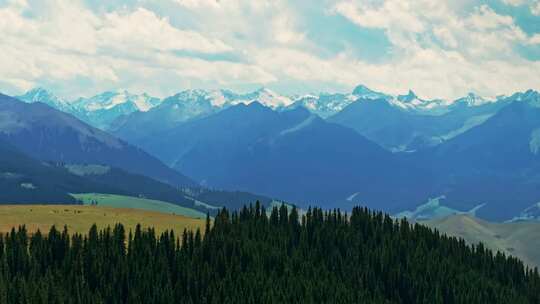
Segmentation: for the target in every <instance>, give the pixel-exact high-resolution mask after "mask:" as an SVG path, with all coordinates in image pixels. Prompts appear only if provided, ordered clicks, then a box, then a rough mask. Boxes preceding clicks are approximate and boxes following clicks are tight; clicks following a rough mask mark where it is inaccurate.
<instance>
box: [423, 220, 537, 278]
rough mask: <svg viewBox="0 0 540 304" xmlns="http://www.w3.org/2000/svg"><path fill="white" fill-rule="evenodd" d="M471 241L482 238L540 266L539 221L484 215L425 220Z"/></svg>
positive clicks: (532, 265)
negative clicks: (487, 218)
mask: <svg viewBox="0 0 540 304" xmlns="http://www.w3.org/2000/svg"><path fill="white" fill-rule="evenodd" d="M422 224H425V225H427V226H430V227H433V228H436V229H438V230H439V231H441V232H443V233H446V234H448V235H451V236H455V237H459V238H463V239H465V240H466V241H467V242H468V243H469V244H477V243H479V242H482V243H483V244H484V245H486V247H488V248H489V249H491V250H493V251H500V252H504V253H505V254H507V255H513V256H515V257H518V258H520V259H521V260H523V261H524V262H525V263H526V264H528V265H529V266H531V267H540V238H538V235H540V223H537V222H520V223H491V222H486V221H483V220H481V219H478V218H475V217H471V216H467V215H456V216H450V217H447V218H443V219H438V220H431V221H425V222H422Z"/></svg>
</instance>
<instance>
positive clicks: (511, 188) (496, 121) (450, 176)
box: [410, 91, 540, 220]
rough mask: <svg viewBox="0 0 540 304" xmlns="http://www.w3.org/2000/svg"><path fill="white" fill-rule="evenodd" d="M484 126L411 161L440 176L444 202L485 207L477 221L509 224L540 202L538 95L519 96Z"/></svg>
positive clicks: (454, 204) (479, 126)
mask: <svg viewBox="0 0 540 304" xmlns="http://www.w3.org/2000/svg"><path fill="white" fill-rule="evenodd" d="M508 101H511V103H510V104H508V105H507V106H506V107H504V108H502V109H500V110H499V111H498V112H497V113H496V114H494V115H493V116H492V117H491V118H489V119H488V120H486V121H485V122H484V123H483V124H481V125H478V126H476V127H474V128H471V129H470V130H468V131H466V132H464V133H463V134H461V135H459V136H456V137H454V138H452V139H450V140H448V141H446V142H444V143H442V144H441V145H439V146H437V147H434V148H432V149H428V150H425V151H422V152H421V153H416V154H414V155H411V156H410V157H411V158H415V159H416V161H417V163H418V164H423V165H424V166H427V167H430V168H432V169H433V170H436V171H437V172H439V175H440V178H441V181H440V183H441V184H444V185H445V187H444V191H443V193H441V195H445V196H446V198H447V202H449V203H452V204H453V206H459V205H461V206H463V207H467V208H469V207H471V206H474V205H477V204H480V203H485V204H486V205H485V206H484V207H482V208H480V209H479V210H478V213H477V214H478V215H480V216H483V217H486V216H489V217H490V218H491V219H496V220H501V219H510V218H512V217H513V216H516V215H518V214H519V213H520V212H521V211H523V210H524V209H525V208H527V207H529V206H531V205H533V204H535V203H537V202H538V201H540V94H539V93H538V92H535V91H528V92H525V93H518V94H515V95H513V96H511V97H509V98H508Z"/></svg>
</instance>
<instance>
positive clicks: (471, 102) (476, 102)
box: [455, 92, 490, 107]
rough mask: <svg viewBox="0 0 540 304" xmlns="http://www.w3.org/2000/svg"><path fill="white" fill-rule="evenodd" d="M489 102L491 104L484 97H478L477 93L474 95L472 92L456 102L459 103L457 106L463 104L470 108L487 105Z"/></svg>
mask: <svg viewBox="0 0 540 304" xmlns="http://www.w3.org/2000/svg"><path fill="white" fill-rule="evenodd" d="M488 102H490V101H489V100H487V99H485V98H483V97H482V96H479V95H476V94H475V93H472V92H470V93H469V94H467V96H465V97H462V98H459V99H457V100H456V101H455V103H457V104H459V103H462V104H466V105H467V106H470V107H475V106H480V105H483V104H486V103H488Z"/></svg>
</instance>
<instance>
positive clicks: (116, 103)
mask: <svg viewBox="0 0 540 304" xmlns="http://www.w3.org/2000/svg"><path fill="white" fill-rule="evenodd" d="M17 98H18V99H20V100H22V101H25V102H28V103H34V102H41V103H44V104H47V105H49V106H51V107H53V108H55V109H57V110H60V111H63V112H66V113H69V114H72V115H74V116H76V117H77V118H79V119H80V120H83V121H84V122H86V123H88V124H90V125H92V126H94V127H96V128H99V129H102V130H105V129H108V128H109V127H110V125H111V123H112V122H113V121H115V120H116V119H117V118H118V117H120V116H123V115H127V114H131V113H133V112H139V111H140V112H146V111H148V110H150V109H151V108H153V107H155V106H156V105H158V104H159V103H160V100H159V99H158V98H155V97H151V96H149V95H147V94H141V95H136V94H131V93H129V92H127V91H125V90H119V91H115V92H104V93H101V94H98V95H96V96H93V97H90V98H79V99H77V100H75V101H66V100H64V99H61V98H59V97H57V96H56V95H54V94H53V93H52V92H50V91H47V90H45V89H43V88H35V89H32V90H30V91H28V92H26V93H25V94H23V95H20V96H17Z"/></svg>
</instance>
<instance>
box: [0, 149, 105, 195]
mask: <svg viewBox="0 0 540 304" xmlns="http://www.w3.org/2000/svg"><path fill="white" fill-rule="evenodd" d="M91 189H95V190H97V191H103V192H109V191H112V187H110V186H107V185H104V184H99V183H94V182H91V181H88V180H86V179H84V178H83V177H80V176H76V175H73V174H70V173H69V172H68V171H67V170H65V169H64V168H59V167H56V166H52V165H49V164H46V163H42V162H39V161H36V160H34V159H32V158H30V157H28V156H26V155H25V154H23V153H21V152H20V151H18V150H17V149H16V148H15V147H13V146H11V145H10V144H8V143H6V142H3V141H1V140H0V203H36V202H49V203H53V204H54V203H75V199H74V198H73V197H71V196H70V195H69V192H70V191H75V190H77V191H82V192H85V191H89V190H91Z"/></svg>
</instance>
